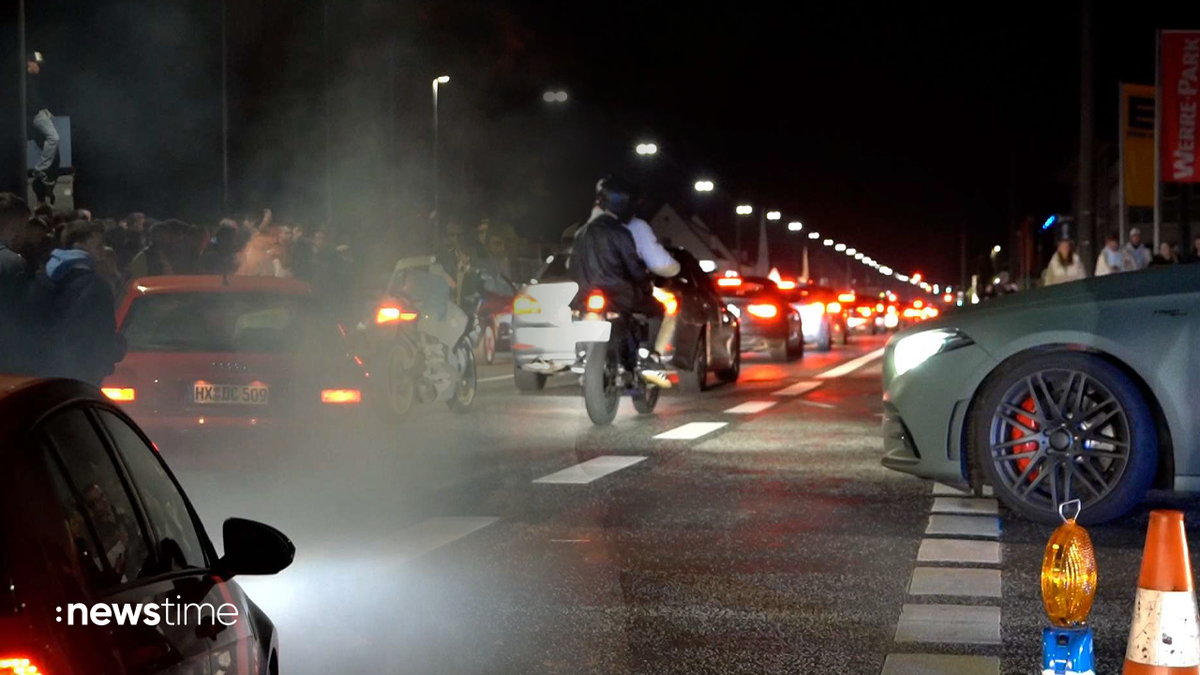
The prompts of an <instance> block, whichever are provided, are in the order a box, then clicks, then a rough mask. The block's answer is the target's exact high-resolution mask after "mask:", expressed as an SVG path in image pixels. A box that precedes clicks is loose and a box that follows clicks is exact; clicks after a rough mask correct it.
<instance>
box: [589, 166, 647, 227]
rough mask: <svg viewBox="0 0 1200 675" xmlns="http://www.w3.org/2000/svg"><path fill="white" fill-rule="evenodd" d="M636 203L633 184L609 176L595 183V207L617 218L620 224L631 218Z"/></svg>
mask: <svg viewBox="0 0 1200 675" xmlns="http://www.w3.org/2000/svg"><path fill="white" fill-rule="evenodd" d="M636 203H637V197H636V195H635V188H634V187H633V183H630V182H629V181H627V180H625V179H624V178H622V177H620V176H617V175H613V174H610V175H608V176H605V177H604V178H601V179H600V182H598V183H596V205H597V206H599V207H600V208H601V209H603V210H605V211H608V212H609V213H611V214H613V215H614V216H616V217H617V220H619V221H621V222H622V223H627V222H629V219H630V218H632V217H633V209H634V206H635V205H636Z"/></svg>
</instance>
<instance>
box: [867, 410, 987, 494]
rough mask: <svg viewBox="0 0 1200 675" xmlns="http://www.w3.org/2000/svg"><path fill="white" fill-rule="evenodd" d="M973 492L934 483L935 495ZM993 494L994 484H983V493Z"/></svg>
mask: <svg viewBox="0 0 1200 675" xmlns="http://www.w3.org/2000/svg"><path fill="white" fill-rule="evenodd" d="M882 416H883V415H882V413H881V414H880V417H882ZM973 494H974V493H973V492H971V491H970V490H963V489H960V488H956V487H954V486H953V485H946V484H945V483H934V484H933V496H935V497H937V496H944V497H970V496H971V495H973ZM992 494H993V493H992V486H991V485H984V486H983V495H984V496H985V497H991V496H992Z"/></svg>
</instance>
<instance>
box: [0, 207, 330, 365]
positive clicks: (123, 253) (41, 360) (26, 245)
mask: <svg viewBox="0 0 1200 675" xmlns="http://www.w3.org/2000/svg"><path fill="white" fill-rule="evenodd" d="M352 263H353V261H352V260H351V259H350V255H349V248H348V247H347V246H344V245H343V246H336V247H335V246H333V245H332V243H331V242H330V241H329V238H328V236H327V235H326V233H325V232H324V231H323V230H320V229H316V230H311V231H308V230H305V229H304V228H302V227H300V226H298V225H294V224H291V223H280V222H276V221H275V219H274V217H273V215H272V213H271V211H270V210H266V211H264V212H263V213H262V215H261V216H252V217H245V218H243V219H241V220H240V221H237V220H233V219H224V220H222V221H221V222H220V223H218V224H216V225H215V226H212V227H205V226H202V225H197V224H191V223H185V222H183V221H180V220H164V221H156V220H154V219H152V218H149V217H147V216H146V215H145V214H142V213H131V214H129V215H127V216H125V217H124V218H121V219H119V220H116V219H100V220H98V219H94V218H93V217H92V214H91V213H90V212H89V211H87V210H86V209H76V210H74V211H69V212H63V211H55V210H54V209H53V208H52V207H50V206H49V205H46V204H42V205H39V206H38V207H37V208H36V209H34V210H33V211H32V212H31V211H30V209H29V206H28V205H27V204H26V202H25V201H24V200H23V199H21V198H20V197H18V196H16V195H14V194H12V193H0V373H14V374H29V375H40V376H61V377H73V378H76V379H80V380H84V381H87V382H92V383H93V384H98V383H99V382H100V380H101V379H103V378H104V377H105V376H106V375H108V374H109V373H111V372H112V369H113V366H114V364H116V363H117V362H118V361H120V360H121V359H122V358H123V357H124V353H125V347H124V344H123V342H122V340H121V338H120V336H119V335H118V334H117V332H116V325H115V311H114V309H115V304H116V298H118V297H120V295H121V294H122V293H123V292H124V290H125V288H126V286H127V284H128V283H129V282H130V281H132V280H134V279H138V278H141V277H146V276H158V275H172V274H214V275H231V274H240V275H258V276H273V277H295V278H298V279H301V280H304V281H307V282H309V283H310V284H311V285H312V287H313V289H314V292H315V293H316V294H317V295H318V297H321V296H322V295H324V296H325V297H332V296H333V293H332V292H334V291H336V290H337V289H345V288H347V287H348V286H349V284H351V283H352V282H351V280H350V279H349V276H350V275H351V274H352V270H353V264H352ZM323 290H324V291H330V292H331V293H327V294H324V293H322V291H323Z"/></svg>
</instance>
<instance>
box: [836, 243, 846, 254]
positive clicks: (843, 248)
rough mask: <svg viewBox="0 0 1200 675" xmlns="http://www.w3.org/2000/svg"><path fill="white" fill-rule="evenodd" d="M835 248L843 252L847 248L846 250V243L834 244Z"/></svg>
mask: <svg viewBox="0 0 1200 675" xmlns="http://www.w3.org/2000/svg"><path fill="white" fill-rule="evenodd" d="M833 250H835V251H837V252H838V253H841V252H842V251H845V250H846V245H845V244H838V245H837V246H834V247H833Z"/></svg>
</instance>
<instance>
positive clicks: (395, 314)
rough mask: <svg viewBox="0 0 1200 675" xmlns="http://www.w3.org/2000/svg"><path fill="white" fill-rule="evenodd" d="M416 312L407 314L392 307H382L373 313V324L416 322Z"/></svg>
mask: <svg viewBox="0 0 1200 675" xmlns="http://www.w3.org/2000/svg"><path fill="white" fill-rule="evenodd" d="M416 319H417V313H416V312H407V311H405V310H403V309H400V308H399V307H396V306H394V305H384V306H382V307H380V308H379V311H377V312H375V323H377V324H385V323H392V322H394V321H416Z"/></svg>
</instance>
